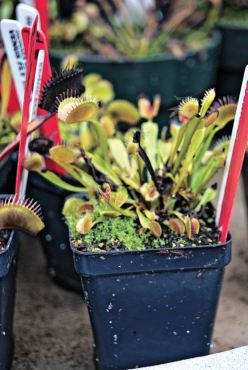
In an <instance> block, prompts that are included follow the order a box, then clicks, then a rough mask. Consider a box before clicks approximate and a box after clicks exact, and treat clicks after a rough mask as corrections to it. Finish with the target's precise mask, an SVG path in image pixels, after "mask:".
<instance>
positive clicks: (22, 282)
mask: <svg viewBox="0 0 248 370" xmlns="http://www.w3.org/2000/svg"><path fill="white" fill-rule="evenodd" d="M242 190H243V189H242V186H240V189H239V192H238V195H237V199H236V204H235V208H234V212H233V219H232V228H231V229H232V235H233V259H232V262H231V264H230V266H229V267H228V268H227V271H226V275H225V281H224V286H223V290H222V296H221V300H220V305H219V310H218V315H217V319H216V325H215V330H214V337H213V345H212V352H213V353H215V352H221V351H225V350H228V349H232V348H237V347H240V346H244V345H247V344H248V294H247V293H248V268H247V267H248V245H247V236H248V235H247V219H246V213H245V209H244V203H243V192H242ZM15 337H16V339H15V357H14V362H13V368H12V369H13V370H93V369H94V364H93V360H92V358H93V354H92V353H93V346H92V344H93V340H92V335H91V329H90V323H89V318H88V314H87V310H86V307H85V305H84V304H83V301H82V298H81V297H80V296H79V295H77V294H75V293H70V292H68V291H65V290H63V289H62V288H60V287H57V286H56V285H54V284H53V283H52V282H51V281H50V279H49V278H48V276H47V274H46V272H45V260H44V257H43V254H42V251H41V248H40V246H39V244H38V242H36V241H34V240H33V239H30V238H27V237H25V238H24V239H23V241H22V246H21V253H20V263H19V272H18V280H17V297H16V315H15Z"/></svg>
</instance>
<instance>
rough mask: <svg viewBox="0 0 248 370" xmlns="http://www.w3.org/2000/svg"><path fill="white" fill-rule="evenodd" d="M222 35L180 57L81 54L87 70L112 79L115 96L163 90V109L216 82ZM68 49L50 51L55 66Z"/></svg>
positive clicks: (135, 97) (130, 98)
mask: <svg viewBox="0 0 248 370" xmlns="http://www.w3.org/2000/svg"><path fill="white" fill-rule="evenodd" d="M220 42H221V37H220V34H219V33H218V32H217V31H216V32H215V33H214V36H213V39H212V41H211V44H210V45H209V47H207V48H205V49H202V50H199V51H197V52H188V53H187V55H186V57H185V59H183V60H177V59H175V58H174V57H173V56H172V55H170V54H162V55H159V56H155V57H150V58H144V59H141V60H138V61H135V62H132V61H125V60H120V61H114V60H113V61H111V60H106V59H103V58H101V57H98V56H88V57H87V56H80V55H79V62H80V64H81V65H83V67H84V70H85V72H86V73H91V72H94V73H99V74H101V75H102V76H103V77H104V78H105V79H108V80H109V81H111V82H112V83H113V85H114V89H115V91H116V97H117V98H122V99H127V100H130V101H132V102H136V101H137V98H138V97H139V95H140V94H146V95H148V96H150V97H152V96H153V95H155V94H160V95H161V98H162V110H163V109H164V108H168V107H171V106H173V105H177V103H178V100H177V98H176V97H185V96H189V95H192V96H198V95H200V94H202V92H203V91H204V90H206V89H208V88H210V87H213V86H214V84H215V77H216V71H217V65H218V56H219V48H220ZM66 55H68V52H63V51H56V50H52V51H51V52H50V58H51V63H52V65H53V67H56V68H58V67H60V66H61V62H62V60H63V58H64V57H65V56H66Z"/></svg>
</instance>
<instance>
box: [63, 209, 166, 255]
mask: <svg viewBox="0 0 248 370" xmlns="http://www.w3.org/2000/svg"><path fill="white" fill-rule="evenodd" d="M79 218H80V216H69V217H68V218H67V223H68V225H69V228H70V231H71V236H72V238H73V239H74V240H77V241H80V242H81V243H83V244H87V245H88V246H89V247H88V249H90V250H92V249H94V250H95V247H96V246H99V245H100V246H104V247H106V246H109V247H110V249H113V248H111V246H112V247H114V248H115V249H116V248H121V249H127V250H142V249H146V248H159V247H160V246H161V245H162V243H164V240H163V239H162V238H155V237H154V236H153V235H152V234H151V233H150V232H149V231H146V232H144V233H142V234H139V229H140V226H139V224H138V222H137V220H136V219H135V218H130V217H108V218H106V219H105V220H104V222H100V223H98V224H96V225H95V226H94V227H93V228H92V229H91V230H90V232H89V233H88V234H87V235H84V236H83V235H81V234H79V233H78V232H77V231H76V224H77V221H78V220H79Z"/></svg>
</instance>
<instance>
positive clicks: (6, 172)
mask: <svg viewBox="0 0 248 370" xmlns="http://www.w3.org/2000/svg"><path fill="white" fill-rule="evenodd" d="M13 169H14V162H13V160H12V156H10V155H8V156H7V157H5V158H4V159H3V160H2V161H0V174H1V176H0V194H5V193H11V192H12V190H13V188H14V186H13V184H14V182H13V181H12V172H13Z"/></svg>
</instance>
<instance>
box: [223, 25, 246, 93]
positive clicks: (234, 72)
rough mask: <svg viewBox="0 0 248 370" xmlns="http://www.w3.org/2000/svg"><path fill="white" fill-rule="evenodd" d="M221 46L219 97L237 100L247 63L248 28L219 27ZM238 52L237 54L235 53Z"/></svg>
mask: <svg viewBox="0 0 248 370" xmlns="http://www.w3.org/2000/svg"><path fill="white" fill-rule="evenodd" d="M220 31H221V34H222V46H221V54H220V63H219V71H218V79H217V85H216V86H217V93H218V95H219V96H225V95H231V96H235V97H236V98H238V96H239V92H240V87H241V82H242V78H243V73H244V69H245V66H246V64H247V61H248V50H247V48H246V47H244V45H246V44H247V37H248V27H239V26H231V25H222V26H220ZM237 50H238V53H237Z"/></svg>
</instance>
